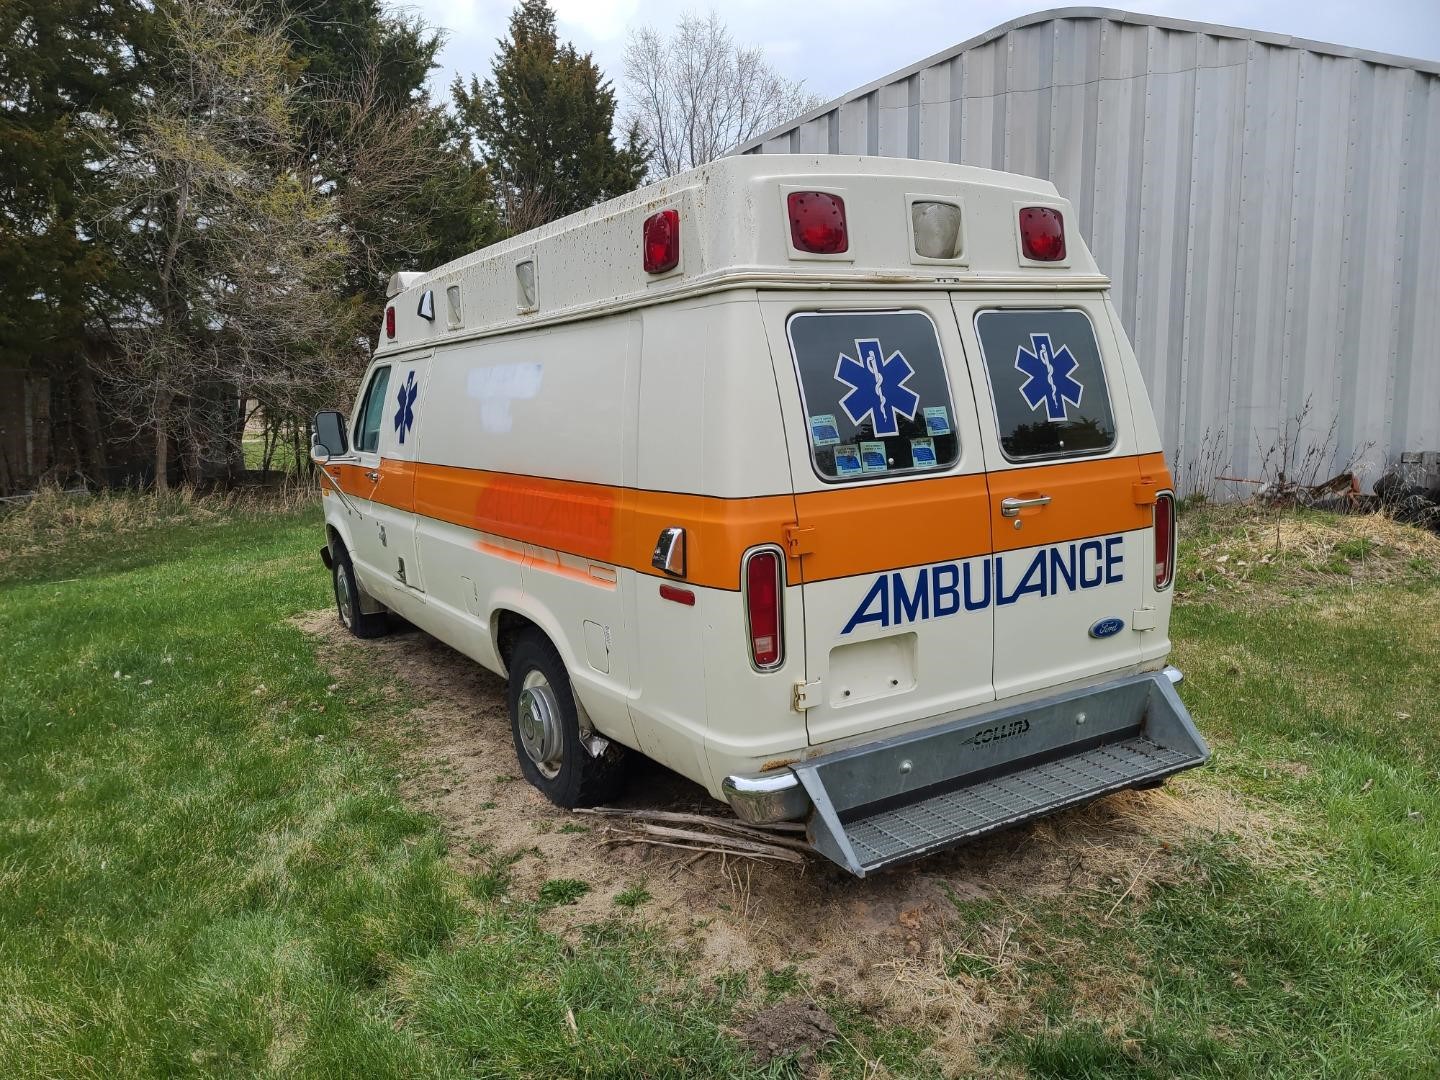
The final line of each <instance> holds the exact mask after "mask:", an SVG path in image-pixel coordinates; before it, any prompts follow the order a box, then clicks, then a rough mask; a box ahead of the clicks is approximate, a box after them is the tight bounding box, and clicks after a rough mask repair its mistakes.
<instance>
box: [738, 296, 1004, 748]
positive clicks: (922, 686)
mask: <svg viewBox="0 0 1440 1080" xmlns="http://www.w3.org/2000/svg"><path fill="white" fill-rule="evenodd" d="M760 303H761V307H762V310H763V312H764V319H765V327H766V333H767V335H768V337H769V341H770V352H771V356H772V358H773V360H774V364H775V369H776V383H777V385H778V386H779V389H780V398H781V408H782V411H783V414H784V418H785V426H786V431H787V435H788V444H789V453H790V457H791V462H790V472H791V475H792V477H793V478H794V486H795V503H796V517H797V520H796V523H795V525H794V526H793V527H792V529H791V530H790V532H789V535H788V539H789V541H790V548H791V554H792V555H795V554H797V553H798V556H799V557H798V559H795V558H792V559H791V560H790V567H791V573H792V575H793V574H794V573H795V568H796V565H797V562H798V567H799V570H798V573H799V576H800V579H801V582H802V588H801V590H800V591H801V594H802V596H803V605H804V627H805V648H804V656H805V673H804V682H803V685H802V687H801V688H800V691H799V695H798V696H799V698H800V701H799V704H800V705H801V707H802V708H803V709H804V711H805V716H806V727H807V730H808V733H809V739H810V742H811V743H812V744H813V743H821V742H828V741H830V740H833V739H839V738H844V737H846V736H849V735H855V734H859V733H862V732H869V731H875V730H880V729H883V728H886V727H891V726H894V725H896V724H901V723H905V722H907V721H911V720H917V719H921V718H924V717H929V716H935V715H939V714H941V713H945V712H949V711H952V710H955V709H960V708H965V707H969V706H973V705H979V704H983V703H985V702H988V701H991V700H993V699H994V696H995V691H994V687H993V685H992V681H991V670H992V665H993V638H994V628H993V625H992V619H993V615H992V612H991V609H990V604H989V602H988V586H987V581H986V577H985V575H986V573H987V567H988V562H989V558H988V557H989V553H990V550H991V535H990V534H991V521H990V514H989V493H988V489H987V487H986V484H985V476H984V469H985V461H986V458H985V454H984V450H983V448H982V445H981V436H980V424H979V419H978V413H977V410H976V406H975V398H974V395H973V391H972V388H971V383H970V379H969V376H968V375H967V374H966V370H965V361H964V355H965V354H964V350H963V348H962V345H961V341H960V337H959V335H958V333H957V331H956V326H955V319H954V315H953V313H952V311H951V308H950V305H949V302H948V299H947V298H945V297H944V296H943V295H941V294H936V293H933V292H931V293H917V294H912V295H908V296H907V295H904V294H900V295H896V294H887V295H885V296H884V297H883V298H877V297H875V295H874V294H869V295H866V294H852V295H850V296H844V295H837V294H836V293H834V292H817V293H785V294H770V295H765V296H762V298H761V301H760ZM792 648H793V646H792Z"/></svg>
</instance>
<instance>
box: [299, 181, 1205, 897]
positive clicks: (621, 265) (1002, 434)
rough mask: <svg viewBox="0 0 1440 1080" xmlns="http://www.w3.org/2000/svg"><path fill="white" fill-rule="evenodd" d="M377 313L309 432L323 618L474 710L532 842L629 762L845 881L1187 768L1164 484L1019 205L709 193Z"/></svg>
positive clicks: (638, 208)
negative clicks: (465, 696)
mask: <svg viewBox="0 0 1440 1080" xmlns="http://www.w3.org/2000/svg"><path fill="white" fill-rule="evenodd" d="M389 291H390V299H389V303H388V306H387V307H386V309H385V316H384V325H383V329H382V331H381V334H380V339H379V347H378V348H377V349H376V350H375V354H374V360H373V362H372V363H371V365H370V368H369V371H368V372H367V374H366V375H365V377H364V379H363V381H362V383H361V385H360V387H359V391H358V395H357V398H356V402H355V408H354V410H353V413H352V415H351V416H350V417H349V418H348V419H346V418H345V417H343V416H342V415H341V414H339V413H337V412H326V413H321V414H319V415H318V416H317V417H316V421H315V425H316V426H315V436H314V442H313V457H314V460H315V462H316V464H317V465H318V466H319V469H320V471H321V472H322V474H323V478H324V481H325V482H324V484H323V485H322V490H323V492H324V496H325V497H324V500H323V502H324V509H325V532H326V543H325V547H324V549H323V552H322V556H323V559H324V562H325V564H326V565H327V566H328V567H329V568H330V570H331V572H332V573H333V575H334V585H335V597H336V601H337V606H338V609H339V617H340V620H341V622H342V623H343V624H344V625H345V626H346V627H348V628H349V629H350V630H351V631H352V632H353V633H355V634H356V635H357V636H359V637H371V636H373V635H376V634H380V633H383V632H384V631H385V629H386V628H387V626H388V623H387V613H388V612H394V613H395V614H397V615H399V616H401V617H403V618H404V619H405V620H408V621H409V622H410V623H412V624H414V625H415V626H417V627H420V628H421V629H423V630H424V631H426V632H428V633H429V634H432V635H434V636H435V637H436V638H438V639H440V640H441V641H443V642H445V643H447V644H449V645H450V646H452V647H453V648H455V649H457V650H459V651H460V652H461V653H463V654H465V655H466V656H468V657H470V658H472V659H473V660H474V661H475V662H476V663H479V664H481V665H483V666H484V667H486V668H489V669H490V670H492V671H494V672H497V673H498V674H500V675H501V676H502V677H504V678H505V679H506V680H507V681H508V687H509V711H510V721H511V727H512V729H513V737H514V742H515V748H516V752H517V756H518V758H519V762H520V767H521V769H522V771H523V772H524V775H525V776H526V778H527V779H528V780H529V781H530V782H531V783H532V784H534V785H535V786H536V787H537V788H539V789H540V791H542V792H543V793H544V794H545V795H546V796H547V797H549V798H550V799H551V800H552V801H554V802H555V803H558V804H559V805H561V806H566V807H573V806H578V805H582V804H593V803H597V802H603V801H605V800H607V799H609V798H611V797H612V796H613V795H614V794H615V793H616V791H617V786H618V785H619V784H620V783H621V782H622V779H623V775H624V765H625V759H626V757H627V756H628V755H630V754H635V753H638V754H643V755H645V756H647V757H649V758H652V759H654V760H655V761H657V762H660V763H661V764H663V765H665V766H668V767H669V768H670V769H673V770H674V771H675V772H678V773H680V774H682V775H684V776H687V777H689V778H690V779H692V780H694V781H695V782H696V783H698V784H700V785H702V786H703V787H704V788H706V790H708V791H709V792H710V793H711V794H712V795H713V796H715V797H716V798H717V799H722V800H724V801H725V802H727V803H728V804H729V805H730V806H731V807H732V808H733V809H734V812H735V813H736V814H737V815H738V816H739V817H740V818H741V819H743V820H746V821H750V822H757V823H764V822H777V821H803V822H805V823H806V826H807V830H808V832H807V835H808V837H809V840H810V842H811V843H812V844H813V845H814V847H815V848H816V849H817V850H818V851H819V852H820V853H822V854H823V855H825V856H827V857H828V858H830V859H832V860H833V861H835V862H836V863H838V864H840V865H841V866H843V867H846V868H847V869H849V870H850V871H851V872H852V873H855V874H859V875H864V874H867V873H870V872H872V871H874V870H876V869H877V868H879V867H882V866H885V865H887V864H890V863H893V862H896V861H898V860H903V859H908V858H913V857H915V856H918V855H921V854H923V853H925V852H928V851H932V850H935V849H938V848H943V847H947V846H950V845H953V844H956V843H960V842H962V841H964V840H966V839H968V838H971V837H975V836H978V835H981V834H983V833H987V832H990V831H993V830H996V829H1000V828H1003V827H1006V826H1009V825H1013V824H1015V823H1018V822H1022V821H1025V820H1027V819H1030V818H1034V817H1037V816H1040V815H1042V814H1047V813H1051V812H1053V811H1055V810H1058V809H1060V808H1062V807H1066V806H1071V805H1074V804H1078V803H1082V802H1085V801H1087V800H1090V799H1093V798H1095V797H1096V796H1099V795H1103V794H1105V793H1107V792H1112V791H1117V790H1120V789H1123V788H1144V787H1151V786H1155V785H1157V784H1159V783H1161V782H1162V781H1163V780H1164V779H1165V778H1166V777H1167V776H1170V775H1171V774H1173V773H1176V772H1178V771H1180V770H1182V769H1188V768H1191V767H1193V766H1196V765H1200V764H1202V763H1203V762H1204V761H1205V760H1206V758H1207V756H1208V751H1207V749H1206V746H1205V743H1204V741H1203V740H1202V739H1201V737H1200V735H1199V734H1198V733H1197V731H1196V729H1195V726H1194V724H1193V723H1192V722H1191V720H1190V717H1189V715H1188V714H1187V713H1186V710H1185V708H1184V706H1183V705H1182V704H1181V702H1180V700H1179V698H1178V696H1177V695H1176V692H1175V688H1174V684H1175V683H1176V682H1178V681H1179V678H1180V676H1179V673H1178V672H1177V671H1175V670H1174V669H1173V668H1170V667H1167V666H1166V657H1167V656H1168V654H1169V652H1170V639H1169V636H1168V625H1169V619H1170V603H1171V582H1172V580H1173V576H1174V571H1175V498H1174V495H1173V492H1172V490H1171V479H1170V473H1169V472H1168V470H1167V468H1166V464H1165V460H1164V457H1163V455H1162V453H1161V444H1160V438H1159V435H1158V432H1157V429H1156V425H1155V420H1154V417H1153V415H1152V412H1151V409H1150V403H1149V401H1148V399H1147V397H1146V392H1145V387H1144V384H1143V383H1142V381H1141V376H1140V370H1139V368H1138V366H1137V365H1136V362H1135V357H1134V355H1133V354H1132V352H1131V349H1130V345H1129V344H1128V342H1127V341H1126V338H1125V335H1124V333H1123V331H1122V330H1121V327H1120V322H1119V319H1118V318H1117V317H1116V313H1115V309H1114V306H1113V305H1112V303H1111V301H1110V297H1109V281H1108V280H1107V279H1106V277H1105V276H1104V275H1103V274H1101V273H1100V271H1099V270H1098V269H1097V268H1096V265H1095V262H1094V260H1093V259H1092V258H1091V255H1090V253H1089V251H1088V250H1087V249H1086V247H1085V243H1084V241H1083V240H1082V239H1081V237H1080V234H1079V233H1078V232H1077V231H1076V216H1075V213H1074V211H1073V209H1072V207H1071V206H1070V204H1069V203H1068V202H1066V201H1065V200H1064V199H1063V198H1061V197H1060V196H1059V195H1058V194H1057V193H1056V190H1055V188H1054V187H1053V186H1052V185H1051V184H1049V183H1047V182H1044V181H1041V180H1035V179H1031V178H1028V177H1023V176H1012V175H1008V174H1003V173H997V172H990V171H986V170H982V169H975V168H968V167H964V166H958V165H949V164H943V163H933V162H923V161H910V160H890V159H884V158H871V157H860V158H856V157H826V156H816V157H806V156H744V157H730V158H725V159H723V160H720V161H716V162H714V163H712V164H709V165H706V166H704V167H703V168H700V169H696V170H694V171H691V172H687V173H682V174H681V175H679V176H676V177H673V178H671V179H669V180H666V181H664V182H662V183H659V184H656V185H653V186H651V187H647V188H644V189H642V190H639V191H635V192H632V193H631V194H628V195H625V196H622V197H621V198H618V199H614V200H612V201H610V202H607V203H604V204H602V205H600V206H596V207H594V208H592V209H590V210H587V211H584V212H582V213H579V214H576V215H573V216H571V217H567V218H564V219H562V220H560V221H556V222H554V223H552V224H550V225H547V226H545V227H543V228H540V229H536V230H534V231H532V232H528V233H525V234H523V235H521V236H517V237H515V238H513V239H511V240H508V241H505V242H504V243H501V244H497V245H495V246H493V247H489V248H485V249H484V250H482V251H479V252H476V253H475V254H473V255H470V256H467V257H465V258H462V259H459V260H457V261H455V262H453V263H450V264H449V265H446V266H442V267H441V268H439V269H438V270H435V271H432V272H430V273H425V274H410V273H405V274H397V275H396V276H395V277H394V278H393V279H392V281H391V285H390V290H389Z"/></svg>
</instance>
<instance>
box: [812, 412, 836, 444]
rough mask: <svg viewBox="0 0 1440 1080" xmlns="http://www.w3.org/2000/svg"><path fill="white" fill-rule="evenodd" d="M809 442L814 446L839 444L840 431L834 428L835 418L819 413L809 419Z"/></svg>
mask: <svg viewBox="0 0 1440 1080" xmlns="http://www.w3.org/2000/svg"><path fill="white" fill-rule="evenodd" d="M810 441H811V442H813V443H814V444H815V445H816V446H835V445H836V444H838V443H839V442H840V429H839V428H838V427H836V426H835V417H834V416H832V415H831V414H830V413H821V414H820V415H819V416H812V417H810Z"/></svg>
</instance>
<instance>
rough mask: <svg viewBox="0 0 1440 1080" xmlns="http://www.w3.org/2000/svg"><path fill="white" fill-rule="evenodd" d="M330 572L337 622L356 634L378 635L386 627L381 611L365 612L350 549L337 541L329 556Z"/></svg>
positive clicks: (370, 636)
mask: <svg viewBox="0 0 1440 1080" xmlns="http://www.w3.org/2000/svg"><path fill="white" fill-rule="evenodd" d="M330 573H331V576H332V577H333V578H334V581H335V610H336V611H337V612H338V613H339V615H340V625H341V626H343V627H345V629H346V630H349V631H350V632H351V633H352V634H354V635H355V636H356V637H358V638H375V637H380V636H381V635H382V634H384V633H386V632H387V631H388V630H389V629H390V623H389V621H388V620H387V619H386V618H385V612H384V611H376V612H365V611H363V610H362V609H361V606H360V596H361V594H360V582H359V581H358V580H357V579H356V577H355V564H354V563H352V562H351V561H350V553H349V552H348V551H346V550H345V549H344V548H343V547H340V546H339V545H338V544H337V545H336V548H335V555H334V558H333V559H332V560H331V567H330Z"/></svg>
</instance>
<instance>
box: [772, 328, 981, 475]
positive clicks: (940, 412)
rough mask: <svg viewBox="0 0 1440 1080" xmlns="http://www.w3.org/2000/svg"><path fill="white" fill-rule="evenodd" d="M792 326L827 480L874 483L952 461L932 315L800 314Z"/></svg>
mask: <svg viewBox="0 0 1440 1080" xmlns="http://www.w3.org/2000/svg"><path fill="white" fill-rule="evenodd" d="M787 331H788V333H789V337H790V353H791V356H792V357H793V358H794V361H795V371H796V374H797V375H798V376H799V380H800V398H801V401H802V402H803V403H804V406H805V422H806V429H807V430H806V432H805V435H806V439H807V441H808V443H809V446H810V460H811V461H812V462H813V463H814V466H815V471H816V473H817V474H819V476H820V478H821V479H823V480H827V481H831V482H844V481H849V480H874V479H878V478H880V477H882V476H893V475H896V474H900V473H926V472H933V471H936V470H940V469H944V468H946V467H947V466H949V465H952V464H954V462H955V459H956V458H957V457H958V456H959V453H960V440H959V438H958V437H957V435H956V432H955V412H954V407H953V405H952V404H951V400H950V381H949V378H948V376H947V375H946V372H945V359H944V357H943V355H942V354H941V351H940V339H939V337H938V336H937V334H936V332H935V325H934V323H932V322H931V321H930V316H928V315H927V314H925V313H924V312H923V311H824V312H818V311H817V312H801V313H800V314H797V315H792V316H791V317H790V321H789V323H788V324H787Z"/></svg>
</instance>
